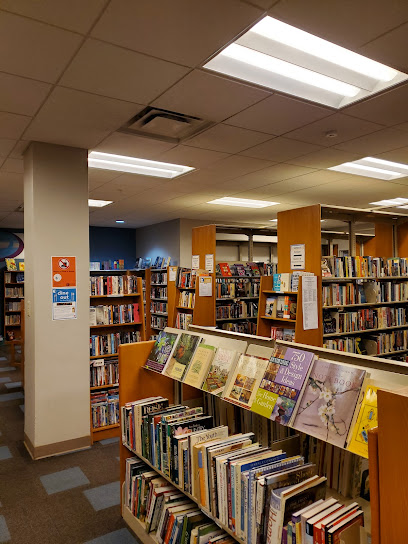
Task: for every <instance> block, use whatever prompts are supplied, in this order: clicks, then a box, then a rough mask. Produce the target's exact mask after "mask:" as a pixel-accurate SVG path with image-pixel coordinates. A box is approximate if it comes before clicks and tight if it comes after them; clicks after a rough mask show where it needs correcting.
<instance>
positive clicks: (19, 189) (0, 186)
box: [0, 170, 24, 200]
mask: <svg viewBox="0 0 408 544" xmlns="http://www.w3.org/2000/svg"><path fill="white" fill-rule="evenodd" d="M23 186H24V183H23V174H18V173H15V172H3V171H1V170H0V194H1V195H7V198H8V199H10V200H22V199H23V197H24V187H23ZM0 200H1V199H0Z"/></svg>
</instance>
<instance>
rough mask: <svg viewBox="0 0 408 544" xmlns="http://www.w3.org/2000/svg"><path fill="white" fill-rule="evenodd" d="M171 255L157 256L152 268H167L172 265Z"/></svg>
mask: <svg viewBox="0 0 408 544" xmlns="http://www.w3.org/2000/svg"><path fill="white" fill-rule="evenodd" d="M170 262H171V257H160V256H157V257H156V259H155V261H154V262H153V261H152V268H167V267H168V266H170Z"/></svg>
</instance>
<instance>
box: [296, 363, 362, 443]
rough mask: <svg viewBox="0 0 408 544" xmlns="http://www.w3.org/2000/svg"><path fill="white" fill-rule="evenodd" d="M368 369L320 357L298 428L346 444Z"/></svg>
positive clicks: (299, 413) (303, 399)
mask: <svg viewBox="0 0 408 544" xmlns="http://www.w3.org/2000/svg"><path fill="white" fill-rule="evenodd" d="M365 374H366V372H365V370H361V369H360V368H353V367H349V366H344V365H339V364H336V363H331V362H329V361H325V360H324V359H317V360H316V361H315V362H314V364H313V368H312V371H311V373H310V376H309V379H308V382H307V385H306V388H305V390H304V392H303V395H302V397H301V399H300V401H299V408H298V410H297V413H296V417H295V419H294V423H293V426H294V428H295V429H297V430H299V431H302V432H305V433H307V434H311V435H312V436H315V437H316V438H320V439H321V440H325V441H326V442H330V443H331V444H334V445H335V446H339V447H344V444H345V442H346V439H347V435H348V432H349V427H350V424H351V421H352V419H353V414H354V410H355V407H356V403H357V400H358V397H359V394H360V389H361V386H362V384H363V380H364V378H365Z"/></svg>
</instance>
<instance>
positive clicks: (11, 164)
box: [1, 159, 24, 174]
mask: <svg viewBox="0 0 408 544" xmlns="http://www.w3.org/2000/svg"><path fill="white" fill-rule="evenodd" d="M1 170H2V172H13V173H15V174H23V173H24V163H23V161H22V159H6V160H5V161H4V163H3V164H2V167H1Z"/></svg>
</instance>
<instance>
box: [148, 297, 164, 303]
mask: <svg viewBox="0 0 408 544" xmlns="http://www.w3.org/2000/svg"><path fill="white" fill-rule="evenodd" d="M150 300H159V301H160V300H162V301H164V302H167V298H153V297H150Z"/></svg>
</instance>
